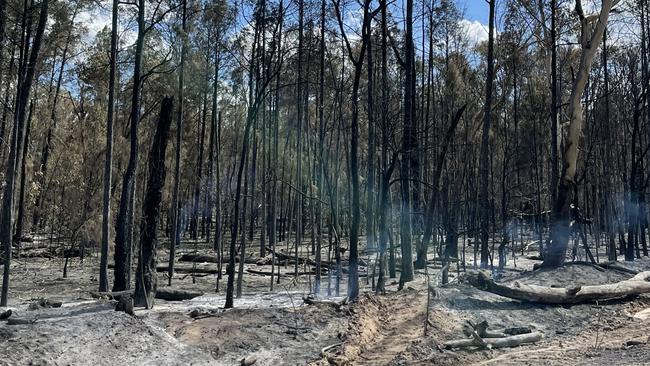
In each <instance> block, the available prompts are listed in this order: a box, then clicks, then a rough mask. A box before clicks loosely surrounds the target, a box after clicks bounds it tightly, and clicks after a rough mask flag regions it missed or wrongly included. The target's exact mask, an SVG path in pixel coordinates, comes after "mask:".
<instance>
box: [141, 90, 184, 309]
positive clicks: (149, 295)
mask: <svg viewBox="0 0 650 366" xmlns="http://www.w3.org/2000/svg"><path fill="white" fill-rule="evenodd" d="M173 110H174V99H173V98H171V97H165V98H164V99H163V101H162V105H161V110H160V118H159V120H158V126H157V127H156V134H155V136H154V138H153V143H152V145H151V151H150V152H149V174H148V178H147V193H146V195H145V197H144V202H143V204H142V216H143V218H142V222H141V224H140V228H141V229H140V257H139V260H138V268H137V270H136V275H135V280H136V281H135V299H134V305H135V306H144V307H146V308H147V309H150V308H151V307H153V301H154V297H155V295H156V288H157V283H158V281H157V273H156V265H157V263H158V258H157V255H158V254H157V250H158V235H157V232H156V227H157V225H158V218H159V217H160V201H161V199H162V189H163V187H164V185H165V174H166V171H165V151H166V150H167V140H168V139H169V127H170V126H171V123H172V112H173Z"/></svg>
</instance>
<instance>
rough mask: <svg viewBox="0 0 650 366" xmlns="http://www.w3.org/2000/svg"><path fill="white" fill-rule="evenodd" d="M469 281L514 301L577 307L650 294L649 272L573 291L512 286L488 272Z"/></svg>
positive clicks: (570, 289)
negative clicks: (494, 277) (496, 280)
mask: <svg viewBox="0 0 650 366" xmlns="http://www.w3.org/2000/svg"><path fill="white" fill-rule="evenodd" d="M466 280H467V282H468V283H469V284H471V285H472V286H474V287H476V288H478V289H480V290H483V291H488V292H492V293H494V294H497V295H500V296H504V297H508V298H511V299H515V300H521V301H528V302H536V303H541V304H578V303H584V302H594V301H606V300H616V299H624V298H626V297H630V296H636V295H641V294H645V293H650V282H648V280H650V271H646V272H641V273H639V274H637V275H636V276H634V277H632V278H630V279H628V280H625V281H621V282H618V283H609V284H605V285H589V286H577V287H573V288H564V287H547V286H539V285H528V284H524V283H521V282H518V281H515V282H514V283H512V284H504V283H496V282H495V281H494V279H492V277H491V275H490V273H489V272H485V271H479V272H475V273H470V274H468V276H467V277H466Z"/></svg>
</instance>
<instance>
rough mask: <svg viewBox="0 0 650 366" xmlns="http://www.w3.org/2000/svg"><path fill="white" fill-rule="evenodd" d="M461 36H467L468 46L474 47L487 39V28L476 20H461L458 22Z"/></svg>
mask: <svg viewBox="0 0 650 366" xmlns="http://www.w3.org/2000/svg"><path fill="white" fill-rule="evenodd" d="M459 25H460V29H461V34H463V33H464V34H467V40H468V41H469V44H470V46H472V47H473V46H476V45H477V44H479V43H481V42H485V41H487V39H488V27H487V26H486V25H485V24H483V23H481V22H479V21H478V20H468V19H463V20H461V21H460V22H459Z"/></svg>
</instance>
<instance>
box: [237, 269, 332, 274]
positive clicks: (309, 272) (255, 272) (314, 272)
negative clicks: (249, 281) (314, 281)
mask: <svg viewBox="0 0 650 366" xmlns="http://www.w3.org/2000/svg"><path fill="white" fill-rule="evenodd" d="M246 272H248V273H250V274H254V275H260V276H270V275H271V271H259V270H256V269H252V268H247V269H246ZM322 272H323V273H327V271H322ZM315 274H316V271H306V272H298V276H306V275H312V276H313V275H315ZM273 275H274V276H278V275H280V276H295V275H296V273H295V272H282V273H280V272H279V271H275V273H273Z"/></svg>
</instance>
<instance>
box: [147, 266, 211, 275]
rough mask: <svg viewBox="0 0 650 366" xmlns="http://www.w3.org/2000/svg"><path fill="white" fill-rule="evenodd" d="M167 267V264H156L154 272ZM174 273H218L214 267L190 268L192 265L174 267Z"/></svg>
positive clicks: (164, 269)
mask: <svg viewBox="0 0 650 366" xmlns="http://www.w3.org/2000/svg"><path fill="white" fill-rule="evenodd" d="M168 271H169V267H167V266H158V267H156V272H168ZM174 273H189V274H192V273H197V274H198V273H202V274H218V273H219V270H218V269H216V268H200V267H197V268H192V267H174Z"/></svg>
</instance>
